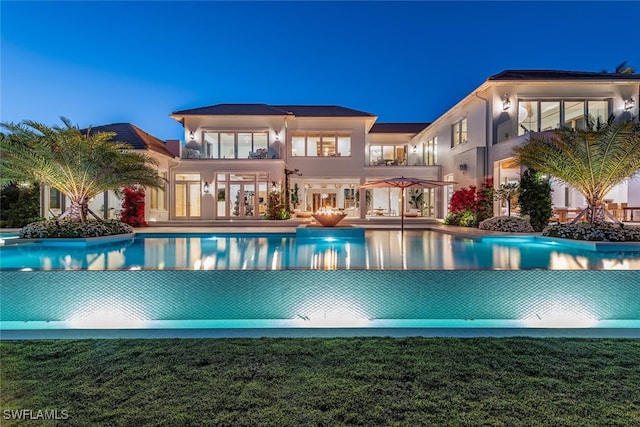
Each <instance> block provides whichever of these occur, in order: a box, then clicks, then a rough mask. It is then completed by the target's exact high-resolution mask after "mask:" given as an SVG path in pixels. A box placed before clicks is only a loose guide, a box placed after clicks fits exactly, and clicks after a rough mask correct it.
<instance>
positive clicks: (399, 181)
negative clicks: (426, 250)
mask: <svg viewBox="0 0 640 427" xmlns="http://www.w3.org/2000/svg"><path fill="white" fill-rule="evenodd" d="M451 184H456V183H455V182H453V181H432V180H428V179H420V178H407V177H404V176H401V177H399V178H387V179H381V180H378V181H370V182H365V183H364V184H362V185H360V188H365V189H366V188H399V189H400V230H401V232H402V234H404V190H405V188H410V187H414V188H438V187H444V186H445V185H451Z"/></svg>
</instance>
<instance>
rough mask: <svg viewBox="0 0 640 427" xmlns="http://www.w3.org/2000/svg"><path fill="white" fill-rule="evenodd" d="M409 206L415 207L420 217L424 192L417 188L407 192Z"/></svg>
mask: <svg viewBox="0 0 640 427" xmlns="http://www.w3.org/2000/svg"><path fill="white" fill-rule="evenodd" d="M409 204H410V205H411V206H415V208H416V209H417V210H418V212H420V215H422V213H423V212H422V211H423V207H424V190H422V189H418V188H412V189H411V190H410V191H409Z"/></svg>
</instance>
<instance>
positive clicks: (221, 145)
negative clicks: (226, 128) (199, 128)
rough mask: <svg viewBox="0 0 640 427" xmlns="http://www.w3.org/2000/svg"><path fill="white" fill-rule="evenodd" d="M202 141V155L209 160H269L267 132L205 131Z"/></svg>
mask: <svg viewBox="0 0 640 427" xmlns="http://www.w3.org/2000/svg"><path fill="white" fill-rule="evenodd" d="M202 141H203V147H202V154H203V157H204V158H207V159H253V158H267V153H268V150H269V133H268V132H267V131H259V132H252V131H239V132H216V131H205V132H204V133H203V138H202Z"/></svg>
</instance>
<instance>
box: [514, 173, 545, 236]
mask: <svg viewBox="0 0 640 427" xmlns="http://www.w3.org/2000/svg"><path fill="white" fill-rule="evenodd" d="M551 191H552V190H551V184H550V183H549V180H548V179H545V178H544V177H543V175H542V174H541V173H540V172H538V171H536V170H535V169H526V170H525V171H524V173H523V174H522V177H521V178H520V192H519V194H518V206H519V207H520V215H521V216H528V217H529V222H530V223H531V226H532V227H533V229H534V230H535V231H542V230H543V229H544V228H545V227H546V226H547V225H548V224H549V218H551V215H552V214H553V204H552V200H551Z"/></svg>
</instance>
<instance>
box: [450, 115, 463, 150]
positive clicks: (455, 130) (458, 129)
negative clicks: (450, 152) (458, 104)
mask: <svg viewBox="0 0 640 427" xmlns="http://www.w3.org/2000/svg"><path fill="white" fill-rule="evenodd" d="M466 142H467V118H466V117H465V118H464V119H462V120H460V121H459V122H456V123H454V124H453V125H452V126H451V146H452V147H455V146H457V145H460V144H464V143H466Z"/></svg>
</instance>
